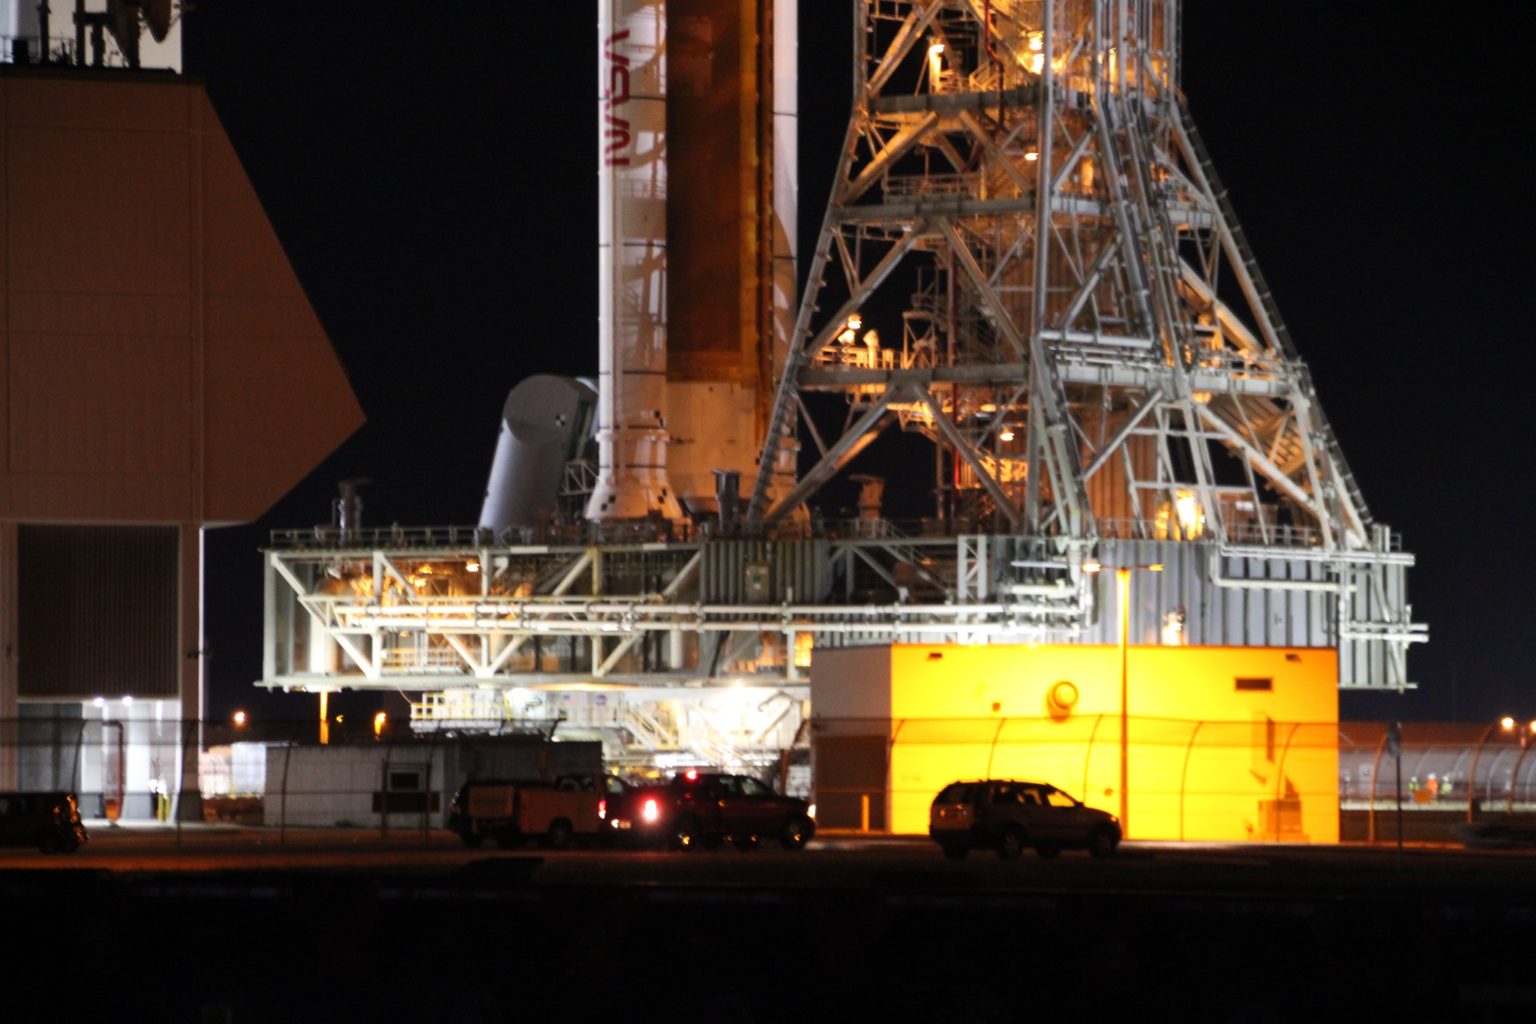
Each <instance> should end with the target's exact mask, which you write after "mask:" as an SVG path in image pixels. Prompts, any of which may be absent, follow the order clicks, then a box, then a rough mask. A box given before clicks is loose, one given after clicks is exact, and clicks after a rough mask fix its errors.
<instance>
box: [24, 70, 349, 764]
mask: <svg viewBox="0 0 1536 1024" xmlns="http://www.w3.org/2000/svg"><path fill="white" fill-rule="evenodd" d="M0 375H3V382H4V386H3V388H0V654H3V657H0V723H3V724H0V730H4V731H3V732H0V789H5V788H12V787H16V786H18V785H21V786H27V787H36V786H41V785H59V784H64V785H71V784H73V785H76V786H78V787H80V788H84V789H90V788H92V785H91V781H90V780H84V781H83V784H82V781H81V780H78V779H71V778H68V777H63V778H60V777H58V776H59V775H61V774H62V771H63V770H62V769H61V768H60V767H59V766H56V765H55V766H48V765H40V764H29V763H28V754H27V751H28V750H29V749H31V747H29V746H28V745H27V744H26V743H25V742H24V737H23V735H22V734H23V733H25V731H26V729H27V728H28V726H27V722H29V721H32V720H51V721H54V722H57V721H59V720H61V719H63V720H69V721H74V720H79V721H81V722H89V721H90V720H91V719H92V718H93V717H94V718H97V719H101V718H105V717H107V716H114V717H117V718H129V719H139V720H144V719H146V718H150V717H152V718H153V719H154V720H155V721H162V720H169V721H175V720H196V719H198V718H200V717H201V716H202V708H203V697H202V685H203V671H202V659H201V651H202V648H203V644H202V635H203V627H202V607H203V603H204V600H205V595H204V592H203V585H202V578H203V571H202V530H203V529H205V528H207V527H210V526H217V525H220V524H229V523H237V522H245V521H249V520H252V519H255V518H257V517H259V516H260V515H261V514H262V513H263V512H264V511H265V510H266V509H267V508H268V507H269V506H270V505H271V504H272V503H273V502H274V501H276V500H277V499H278V498H279V497H280V496H281V495H282V494H283V493H284V492H286V491H287V490H288V489H289V488H291V487H292V486H293V485H294V484H295V483H297V482H298V481H299V480H300V479H301V478H302V477H303V476H304V475H305V474H306V473H307V472H308V471H309V470H311V469H312V468H314V466H315V465H316V464H317V463H318V462H319V461H320V460H321V459H322V458H324V457H325V456H326V455H327V454H328V453H329V452H330V451H332V450H333V449H334V448H335V447H336V445H338V444H339V443H340V442H341V441H342V440H344V439H345V438H346V437H347V436H348V435H349V434H351V433H352V432H353V431H354V430H356V429H357V428H358V427H359V426H360V425H361V423H362V412H361V409H360V408H359V406H358V403H357V401H356V399H355V397H354V396H353V394H352V391H351V388H350V386H349V385H348V382H347V379H346V376H345V374H344V372H343V370H342V368H341V366H340V364H339V363H338V362H337V359H336V356H335V354H334V352H333V351H332V349H331V346H330V343H329V342H328V340H327V338H326V336H325V332H324V330H323V329H322V327H321V325H320V323H319V321H318V319H317V318H316V315H315V312H314V310H313V309H312V308H311V306H310V304H309V301H308V299H307V298H306V296H305V294H304V291H303V289H302V287H301V286H300V284H299V282H298V280H297V279H296V278H295V276H294V273H293V270H292V268H291V267H290V266H289V263H288V260H287V258H286V256H285V255H284V253H283V249H282V246H281V244H280V243H279V241H278V239H277V236H276V235H275V233H274V232H273V229H272V226H271V224H270V223H269V222H268V220H267V218H266V215H265V213H264V212H263V210H262V206H261V203H260V201H259V200H258V198H257V197H256V195H255V193H254V191H253V190H252V187H251V184H250V182H249V181H248V180H247V178H246V176H245V173H244V171H243V170H242V169H241V166H240V161H239V159H238V158H237V156H236V155H235V152H234V149H233V148H232V146H231V144H230V141H229V139H228V137H227V136H226V135H225V133H224V130H223V128H222V127H221V126H220V124H219V119H218V117H217V115H216V114H215V113H214V111H213V108H212V106H211V105H210V103H209V100H208V97H207V95H206V94H205V93H204V91H203V88H202V87H201V85H200V84H198V83H197V82H194V81H189V80H188V79H186V78H183V77H181V76H178V75H174V74H171V73H166V72H161V73H156V72H131V71H126V70H112V69H105V70H100V71H87V70H83V69H71V68H67V67H57V66H53V67H20V66H4V65H0ZM146 702H147V703H146ZM125 704H126V705H128V707H127V709H126V710H125ZM151 708H152V713H151V710H150V709H151ZM55 731H57V729H56V727H55ZM80 732H81V735H82V736H83V735H85V732H86V730H85V728H84V727H83V726H82V727H81V729H80ZM19 740H21V741H22V742H18V741H19ZM129 745H130V753H129V755H128V763H127V765H126V767H125V769H124V771H125V772H126V774H127V776H128V783H129V788H130V789H132V788H133V787H135V786H137V785H138V784H139V783H140V782H142V781H144V779H139V778H137V776H139V775H140V774H141V773H142V774H143V775H144V776H145V779H149V780H152V779H153V778H154V777H155V775H156V774H157V773H158V774H159V775H160V776H162V777H163V776H165V775H167V774H169V773H170V772H171V771H175V772H179V773H182V774H183V775H186V776H187V777H188V778H189V779H190V781H191V785H190V786H186V788H191V789H195V788H196V784H195V774H194V773H195V771H196V764H195V763H193V764H189V765H180V764H178V765H176V766H175V767H174V768H172V767H171V766H170V765H167V764H165V763H163V760H164V759H163V758H150V757H149V756H148V755H146V763H145V764H142V765H138V764H135V763H134V757H135V756H136V755H134V754H133V753H132V750H131V748H132V742H131V738H130V744H129ZM55 756H56V755H55ZM151 760H153V761H154V763H150V761H151ZM194 760H195V759H194ZM85 763H86V765H87V768H86V772H87V774H89V771H90V768H89V765H90V758H89V757H86V758H85ZM72 770H75V771H77V772H78V769H77V768H76V769H72ZM119 781H121V780H119ZM184 786H185V783H184Z"/></svg>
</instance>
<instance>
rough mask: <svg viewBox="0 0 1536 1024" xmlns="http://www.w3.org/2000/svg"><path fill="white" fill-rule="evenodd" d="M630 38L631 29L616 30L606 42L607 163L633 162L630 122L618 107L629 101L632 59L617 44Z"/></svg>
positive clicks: (625, 163) (605, 138) (604, 51)
mask: <svg viewBox="0 0 1536 1024" xmlns="http://www.w3.org/2000/svg"><path fill="white" fill-rule="evenodd" d="M628 38H629V30H628V29H625V30H624V31H622V32H615V33H614V34H613V35H611V36H609V37H608V39H607V41H606V42H605V43H604V44H603V58H604V59H605V60H606V61H607V62H608V89H607V94H606V95H605V96H604V97H603V165H604V166H606V167H627V166H628V165H629V154H628V149H629V141H630V135H629V121H628V120H627V119H625V118H622V117H619V116H618V115H617V114H616V113H615V108H617V107H619V106H621V105H623V104H624V103H627V102H628V101H629V58H628V57H626V56H624V54H622V53H618V52H616V51H615V50H614V44H616V43H618V42H620V41H621V40H624V39H628Z"/></svg>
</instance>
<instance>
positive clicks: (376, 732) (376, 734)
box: [373, 711, 389, 739]
mask: <svg viewBox="0 0 1536 1024" xmlns="http://www.w3.org/2000/svg"><path fill="white" fill-rule="evenodd" d="M388 724H389V716H388V715H386V714H385V713H384V712H382V711H377V712H375V713H374V716H373V738H374V739H379V738H381V737H382V736H383V735H384V727H385V726H386V725H388Z"/></svg>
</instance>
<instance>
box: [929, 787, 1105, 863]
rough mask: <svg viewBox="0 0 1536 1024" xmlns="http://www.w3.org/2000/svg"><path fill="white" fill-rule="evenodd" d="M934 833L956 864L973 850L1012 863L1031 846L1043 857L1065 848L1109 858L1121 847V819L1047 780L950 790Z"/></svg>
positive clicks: (942, 798) (939, 803) (941, 800)
mask: <svg viewBox="0 0 1536 1024" xmlns="http://www.w3.org/2000/svg"><path fill="white" fill-rule="evenodd" d="M928 834H929V835H930V836H932V837H933V839H934V841H935V842H937V843H938V844H939V846H940V847H941V848H942V849H943V850H944V856H946V857H948V858H950V859H951V860H960V859H961V858H963V857H964V856H965V855H966V854H968V853H970V852H971V850H973V849H986V850H996V851H997V855H998V856H999V857H1002V858H1003V859H1004V860H1012V859H1013V858H1015V857H1018V856H1019V855H1020V854H1021V853H1023V852H1024V848H1025V847H1026V846H1033V847H1034V848H1035V851H1036V852H1037V853H1039V854H1040V856H1042V857H1054V856H1056V855H1057V854H1058V853H1060V852H1061V851H1062V850H1065V849H1079V850H1087V851H1088V852H1089V853H1091V854H1093V856H1095V857H1108V856H1110V855H1111V854H1113V853H1114V852H1115V848H1116V847H1117V846H1119V845H1120V821H1119V819H1118V818H1116V817H1115V816H1114V815H1113V814H1108V813H1106V812H1104V811H1099V810H1095V809H1094V808H1092V807H1084V806H1083V803H1082V801H1080V800H1074V799H1073V798H1072V797H1070V796H1068V795H1067V794H1065V793H1063V792H1062V791H1061V790H1059V789H1057V788H1056V787H1055V786H1051V785H1047V784H1046V783H1044V782H1019V781H1017V780H1015V779H983V780H977V781H972V782H951V783H950V784H949V785H947V786H945V787H944V789H943V790H942V791H941V792H940V793H939V795H938V796H936V797H934V798H933V806H932V807H931V808H930V809H929V811H928Z"/></svg>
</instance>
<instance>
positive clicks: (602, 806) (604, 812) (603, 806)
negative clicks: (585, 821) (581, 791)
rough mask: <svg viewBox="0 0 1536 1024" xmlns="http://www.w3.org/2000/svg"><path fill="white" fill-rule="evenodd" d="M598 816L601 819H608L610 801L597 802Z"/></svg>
mask: <svg viewBox="0 0 1536 1024" xmlns="http://www.w3.org/2000/svg"><path fill="white" fill-rule="evenodd" d="M597 816H598V817H599V818H606V817H608V801H607V800H599V801H598V802H597Z"/></svg>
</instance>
